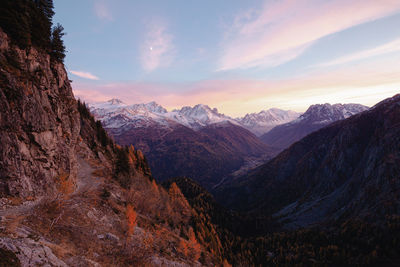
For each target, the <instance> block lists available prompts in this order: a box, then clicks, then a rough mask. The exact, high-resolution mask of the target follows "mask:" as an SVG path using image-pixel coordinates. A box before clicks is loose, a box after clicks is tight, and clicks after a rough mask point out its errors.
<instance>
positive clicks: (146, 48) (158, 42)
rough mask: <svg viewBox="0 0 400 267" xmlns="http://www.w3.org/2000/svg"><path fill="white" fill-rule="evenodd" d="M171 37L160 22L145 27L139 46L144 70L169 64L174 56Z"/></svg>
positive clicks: (151, 69)
mask: <svg viewBox="0 0 400 267" xmlns="http://www.w3.org/2000/svg"><path fill="white" fill-rule="evenodd" d="M172 39H173V38H172V35H171V34H170V33H168V32H167V29H166V26H165V25H163V24H161V23H153V24H150V25H149V26H148V27H147V32H146V36H145V40H144V43H143V45H142V47H141V63H142V67H143V69H144V70H146V71H153V70H155V69H157V68H159V67H166V66H168V65H169V64H171V62H172V60H173V56H174V46H173V43H172Z"/></svg>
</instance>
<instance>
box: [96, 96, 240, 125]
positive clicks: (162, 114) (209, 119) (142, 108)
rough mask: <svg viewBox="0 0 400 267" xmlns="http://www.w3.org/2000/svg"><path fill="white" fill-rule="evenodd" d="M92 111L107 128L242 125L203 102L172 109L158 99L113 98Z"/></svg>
mask: <svg viewBox="0 0 400 267" xmlns="http://www.w3.org/2000/svg"><path fill="white" fill-rule="evenodd" d="M90 110H91V111H92V113H93V114H94V115H95V117H96V118H97V119H99V120H101V122H102V123H103V125H104V126H105V127H106V128H119V127H125V126H129V127H134V128H138V127H146V126H149V125H155V124H157V125H160V126H162V127H170V126H171V125H173V124H176V123H178V124H182V125H184V126H186V127H189V128H192V129H195V130H197V129H200V128H201V127H204V126H208V125H210V124H214V123H221V122H231V123H233V124H238V123H237V122H236V121H235V120H233V119H232V118H230V117H228V116H225V115H224V114H221V113H219V112H218V110H217V109H216V108H214V109H211V108H210V107H209V106H207V105H203V104H198V105H196V106H194V107H189V106H186V107H183V108H181V109H178V110H173V111H171V112H168V111H167V110H166V109H165V108H163V107H162V106H161V105H159V104H157V103H156V102H154V101H153V102H150V103H147V104H133V105H126V104H124V103H123V102H122V101H120V100H118V99H111V100H109V101H107V102H102V103H96V104H91V105H90Z"/></svg>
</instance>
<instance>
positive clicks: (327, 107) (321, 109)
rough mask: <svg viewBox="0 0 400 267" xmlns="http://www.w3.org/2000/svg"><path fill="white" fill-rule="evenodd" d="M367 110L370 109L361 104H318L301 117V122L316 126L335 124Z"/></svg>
mask: <svg viewBox="0 0 400 267" xmlns="http://www.w3.org/2000/svg"><path fill="white" fill-rule="evenodd" d="M367 109H368V107H366V106H363V105H360V104H334V105H331V104H329V103H326V104H316V105H311V106H310V107H309V108H308V109H307V111H306V112H305V113H304V114H303V115H301V116H300V117H299V120H303V121H310V122H312V123H314V124H318V123H327V122H334V121H337V120H343V119H346V118H348V117H350V116H352V115H354V114H357V113H360V112H362V111H365V110H367Z"/></svg>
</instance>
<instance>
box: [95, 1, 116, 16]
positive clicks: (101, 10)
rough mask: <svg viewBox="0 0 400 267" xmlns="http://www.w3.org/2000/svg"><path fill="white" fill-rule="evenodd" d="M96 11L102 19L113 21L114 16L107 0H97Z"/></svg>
mask: <svg viewBox="0 0 400 267" xmlns="http://www.w3.org/2000/svg"><path fill="white" fill-rule="evenodd" d="M94 12H95V13H96V16H97V17H98V18H100V19H102V20H107V21H112V20H113V16H112V13H111V11H110V8H109V6H108V4H107V3H106V1H105V0H96V2H95V3H94Z"/></svg>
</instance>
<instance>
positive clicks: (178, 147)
mask: <svg viewBox="0 0 400 267" xmlns="http://www.w3.org/2000/svg"><path fill="white" fill-rule="evenodd" d="M106 129H107V128H106ZM107 130H108V132H109V133H110V134H111V135H112V136H113V137H114V139H115V140H116V142H117V143H119V144H122V145H130V144H133V145H134V146H135V147H136V148H138V149H140V150H142V151H143V153H144V154H145V155H146V158H147V160H148V162H149V165H150V167H151V169H152V173H153V175H154V177H156V179H158V180H160V181H163V180H166V179H169V178H171V177H176V176H189V177H193V179H195V180H196V181H198V182H200V183H201V184H202V185H204V186H206V187H208V188H210V187H212V186H213V185H215V184H217V183H218V182H219V181H220V180H221V179H222V178H223V177H225V176H226V175H227V174H229V173H231V172H232V171H234V170H236V169H239V168H240V167H241V166H242V165H243V164H244V163H245V161H246V159H247V157H251V156H253V157H261V156H263V155H265V154H269V155H271V154H273V153H274V150H273V149H270V148H269V147H267V146H266V145H265V144H263V143H262V142H261V141H259V140H258V139H257V137H256V136H254V135H253V134H251V133H250V132H249V131H247V130H245V129H243V128H241V127H239V126H236V125H233V124H231V123H229V122H227V123H223V124H222V125H221V124H217V125H210V126H206V127H203V128H202V129H201V130H198V131H195V130H193V129H190V128H188V127H185V126H183V125H179V124H178V125H175V126H174V127H169V128H165V127H157V125H154V126H152V127H142V128H131V129H129V128H124V129H120V128H117V129H113V128H109V129H107Z"/></svg>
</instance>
